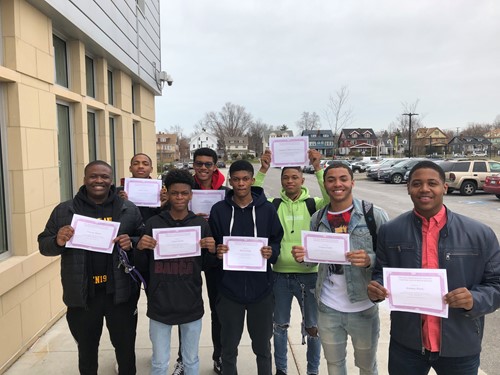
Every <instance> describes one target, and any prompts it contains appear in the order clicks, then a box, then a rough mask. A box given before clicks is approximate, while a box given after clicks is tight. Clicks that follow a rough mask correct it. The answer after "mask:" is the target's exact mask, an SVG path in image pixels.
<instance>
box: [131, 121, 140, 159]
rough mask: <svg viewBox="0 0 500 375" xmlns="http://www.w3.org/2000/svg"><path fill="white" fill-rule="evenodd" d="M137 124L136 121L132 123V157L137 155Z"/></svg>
mask: <svg viewBox="0 0 500 375" xmlns="http://www.w3.org/2000/svg"><path fill="white" fill-rule="evenodd" d="M138 133H139V123H138V122H137V121H134V122H133V123H132V137H133V142H134V155H135V154H137V139H138V136H139V134H138Z"/></svg>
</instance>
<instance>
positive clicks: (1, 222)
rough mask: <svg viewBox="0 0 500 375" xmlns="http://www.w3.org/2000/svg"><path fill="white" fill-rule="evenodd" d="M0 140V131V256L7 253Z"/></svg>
mask: <svg viewBox="0 0 500 375" xmlns="http://www.w3.org/2000/svg"><path fill="white" fill-rule="evenodd" d="M0 98H1V96H0ZM0 107H1V105H0ZM2 138H3V137H2V129H0V254H2V253H4V252H6V251H7V212H6V210H5V182H4V178H3V177H4V175H3V155H2V154H3V151H2V143H3V139H2Z"/></svg>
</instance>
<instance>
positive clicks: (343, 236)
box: [302, 230, 351, 264]
mask: <svg viewBox="0 0 500 375" xmlns="http://www.w3.org/2000/svg"><path fill="white" fill-rule="evenodd" d="M302 246H304V248H305V250H306V255H305V257H304V261H305V262H311V263H331V264H351V262H349V261H348V260H347V258H346V254H347V253H348V252H349V234H347V233H328V232H313V231H308V230H303V231H302Z"/></svg>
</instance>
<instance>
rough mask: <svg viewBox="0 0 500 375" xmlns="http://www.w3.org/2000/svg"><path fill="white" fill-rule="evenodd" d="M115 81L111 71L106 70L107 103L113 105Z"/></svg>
mask: <svg viewBox="0 0 500 375" xmlns="http://www.w3.org/2000/svg"><path fill="white" fill-rule="evenodd" d="M114 85H115V82H114V81H113V72H112V71H111V70H108V103H109V104H111V105H115V86H114Z"/></svg>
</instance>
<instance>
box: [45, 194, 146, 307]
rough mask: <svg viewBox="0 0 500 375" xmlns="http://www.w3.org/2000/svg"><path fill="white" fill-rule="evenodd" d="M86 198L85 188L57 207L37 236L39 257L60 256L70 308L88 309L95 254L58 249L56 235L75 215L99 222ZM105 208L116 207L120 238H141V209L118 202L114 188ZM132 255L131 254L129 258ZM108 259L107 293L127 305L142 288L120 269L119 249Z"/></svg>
mask: <svg viewBox="0 0 500 375" xmlns="http://www.w3.org/2000/svg"><path fill="white" fill-rule="evenodd" d="M85 197H86V191H85V187H84V186H82V187H81V188H80V190H79V192H78V194H77V195H76V196H75V198H74V199H71V200H69V201H66V202H62V203H60V204H58V205H57V206H56V207H55V208H54V210H53V211H52V214H51V215H50V218H49V220H48V222H47V224H46V226H45V229H44V231H43V232H42V233H40V234H39V235H38V245H39V249H40V253H42V254H43V255H45V256H57V255H61V282H62V286H63V301H64V303H65V304H66V306H68V307H85V306H86V305H87V299H88V298H89V296H92V294H93V291H94V289H93V287H94V284H93V282H92V270H91V267H92V262H91V261H90V258H91V256H92V254H89V252H88V251H85V250H81V249H74V248H68V247H65V246H58V245H57V243H56V236H57V232H58V231H59V229H60V228H61V227H63V226H65V225H70V224H71V220H72V219H73V214H75V213H76V214H79V215H84V216H89V217H93V218H99V216H96V215H92V212H96V207H92V203H91V202H89V201H88V200H87V199H85ZM103 205H111V206H113V207H114V208H111V209H112V210H114V211H113V221H119V222H120V229H119V231H118V235H120V234H128V235H129V236H130V237H138V236H139V235H140V234H141V231H142V220H141V215H140V213H139V209H138V208H137V207H136V206H135V205H134V204H133V203H132V202H129V201H124V200H123V199H121V198H119V197H118V196H117V195H116V194H115V189H114V187H112V188H111V191H110V196H109V198H108V200H107V201H106V202H105V203H104V204H103ZM94 206H95V205H94ZM107 209H110V207H107ZM131 253H132V252H129V256H130V255H132V254H131ZM100 255H101V254H100ZM107 257H109V258H108V259H107V260H106V261H107V271H108V272H107V274H108V278H109V280H108V282H107V283H106V290H107V292H108V293H113V294H114V302H115V304H118V303H123V302H126V301H128V299H129V298H130V297H131V295H132V294H136V293H137V292H138V290H139V286H138V285H137V284H136V283H135V282H134V281H133V280H132V278H131V277H130V275H128V274H126V273H125V272H124V270H123V267H118V265H119V260H118V250H117V248H116V246H115V249H114V250H113V253H112V254H110V255H107Z"/></svg>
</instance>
